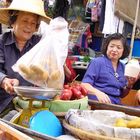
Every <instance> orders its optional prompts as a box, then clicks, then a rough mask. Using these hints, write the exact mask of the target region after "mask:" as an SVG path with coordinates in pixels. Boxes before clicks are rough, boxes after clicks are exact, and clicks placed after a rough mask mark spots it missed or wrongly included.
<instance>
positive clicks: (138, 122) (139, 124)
mask: <svg viewBox="0 0 140 140" xmlns="http://www.w3.org/2000/svg"><path fill="white" fill-rule="evenodd" d="M115 126H117V127H127V128H140V118H135V119H132V120H126V119H123V118H118V119H116V121H115Z"/></svg>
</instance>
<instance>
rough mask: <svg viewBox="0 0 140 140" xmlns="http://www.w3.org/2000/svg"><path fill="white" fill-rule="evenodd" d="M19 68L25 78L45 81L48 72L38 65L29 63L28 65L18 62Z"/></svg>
mask: <svg viewBox="0 0 140 140" xmlns="http://www.w3.org/2000/svg"><path fill="white" fill-rule="evenodd" d="M19 69H20V70H21V72H22V73H23V74H24V76H25V78H27V79H30V80H35V81H36V80H39V81H47V79H48V77H49V74H48V72H47V71H46V70H45V69H43V68H42V67H41V66H39V65H30V66H29V67H27V66H25V65H23V64H20V65H19Z"/></svg>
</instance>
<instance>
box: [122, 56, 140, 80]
mask: <svg viewBox="0 0 140 140" xmlns="http://www.w3.org/2000/svg"><path fill="white" fill-rule="evenodd" d="M139 73H140V65H139V61H138V60H137V59H132V60H130V61H129V63H128V64H126V66H125V73H124V74H125V76H129V77H134V78H137V77H138V75H139Z"/></svg>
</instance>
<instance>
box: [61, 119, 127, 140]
mask: <svg viewBox="0 0 140 140" xmlns="http://www.w3.org/2000/svg"><path fill="white" fill-rule="evenodd" d="M63 126H64V128H65V129H66V130H68V131H69V132H70V133H71V134H73V135H75V136H76V137H78V138H80V140H126V139H122V138H113V137H108V136H103V135H98V134H94V133H90V132H87V131H84V130H81V129H78V128H76V127H73V126H71V125H69V124H68V123H67V122H66V121H65V120H63Z"/></svg>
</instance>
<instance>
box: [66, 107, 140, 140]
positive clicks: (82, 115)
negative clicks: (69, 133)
mask: <svg viewBox="0 0 140 140" xmlns="http://www.w3.org/2000/svg"><path fill="white" fill-rule="evenodd" d="M118 118H122V119H125V120H128V121H129V120H133V119H138V118H139V117H136V116H130V115H127V114H125V113H123V112H118V111H112V110H94V111H93V110H76V109H71V110H69V111H68V112H67V114H66V116H65V119H66V121H67V122H68V123H69V124H70V125H72V126H74V127H76V128H79V129H82V130H84V131H87V132H91V133H96V134H99V135H103V136H108V137H116V138H122V139H128V140H139V139H140V128H127V127H116V126H115V122H116V119H118Z"/></svg>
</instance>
